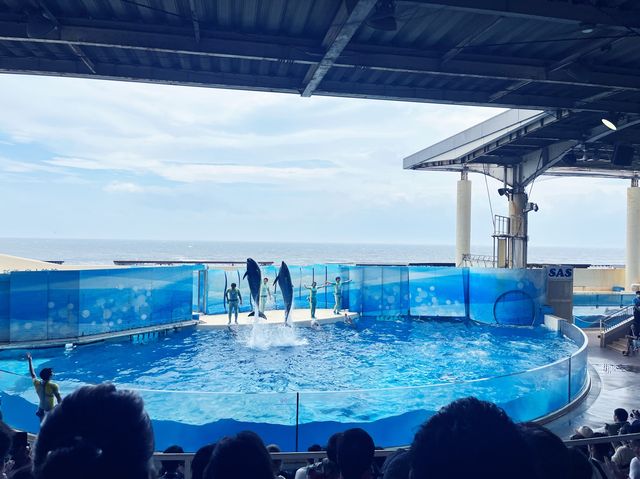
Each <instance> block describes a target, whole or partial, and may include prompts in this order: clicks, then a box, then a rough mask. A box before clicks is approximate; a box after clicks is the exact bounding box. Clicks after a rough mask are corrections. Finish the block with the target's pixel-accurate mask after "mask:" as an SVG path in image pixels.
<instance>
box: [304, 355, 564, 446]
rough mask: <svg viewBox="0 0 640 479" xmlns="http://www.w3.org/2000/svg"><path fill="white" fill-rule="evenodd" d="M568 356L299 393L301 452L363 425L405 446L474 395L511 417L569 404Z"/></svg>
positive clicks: (386, 441)
mask: <svg viewBox="0 0 640 479" xmlns="http://www.w3.org/2000/svg"><path fill="white" fill-rule="evenodd" d="M568 374H569V364H568V358H567V359H564V360H561V361H558V362H556V363H554V364H551V365H549V366H546V367H543V368H539V369H535V370H532V371H527V372H523V373H520V374H514V375H508V376H502V377H497V378H491V379H483V380H478V381H468V382H461V383H450V384H439V385H429V386H423V387H412V388H396V389H381V390H361V391H340V392H301V393H300V416H299V421H300V427H299V431H300V441H299V445H300V448H301V449H302V450H304V448H306V447H308V446H309V445H310V444H313V443H319V444H322V443H323V441H326V438H327V437H329V436H330V435H331V434H333V433H335V432H339V431H343V430H345V429H347V428H351V427H361V428H363V429H365V430H366V431H368V432H369V433H370V434H371V435H372V436H373V437H374V438H375V439H376V445H378V446H383V447H390V446H399V445H405V444H409V443H410V442H411V440H412V439H413V435H414V434H415V431H416V430H417V429H418V427H419V426H420V425H421V424H422V423H423V422H424V421H425V420H426V419H428V418H429V417H430V416H432V415H433V414H435V412H437V411H438V410H439V409H440V408H441V407H443V406H445V405H447V404H449V403H450V402H451V401H454V400H455V399H458V398H463V397H467V396H475V397H477V398H479V399H483V400H486V401H491V402H494V403H495V404H497V405H498V406H500V407H502V408H503V409H505V410H506V411H507V413H508V414H509V415H510V416H511V417H512V418H513V419H514V420H515V421H530V420H532V419H535V418H538V417H542V416H545V415H547V414H549V413H551V412H553V411H555V410H557V409H560V408H561V407H563V406H564V405H566V404H567V399H568Z"/></svg>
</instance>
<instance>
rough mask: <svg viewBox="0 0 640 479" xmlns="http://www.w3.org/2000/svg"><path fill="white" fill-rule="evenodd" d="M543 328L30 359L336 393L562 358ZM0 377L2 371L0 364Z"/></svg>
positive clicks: (211, 342)
mask: <svg viewBox="0 0 640 479" xmlns="http://www.w3.org/2000/svg"><path fill="white" fill-rule="evenodd" d="M575 349H576V346H575V345H574V344H573V343H571V342H569V341H566V340H565V339H563V338H561V337H559V336H558V335H557V334H556V333H553V332H551V331H548V330H547V329H545V328H544V327H538V328H514V327H499V326H486V325H464V324H461V323H459V322H436V321H430V322H426V321H410V320H395V321H379V320H376V319H373V318H366V319H360V320H359V321H358V323H357V325H356V326H355V327H349V326H347V325H344V324H342V323H338V324H335V325H324V326H322V327H321V328H319V329H317V330H316V329H312V328H284V327H279V326H270V325H265V324H261V325H258V326H257V327H255V328H253V329H252V328H239V329H238V330H237V331H233V332H231V331H229V330H226V329H225V330H204V329H201V330H195V331H193V330H188V331H181V332H179V333H176V334H171V335H168V336H165V337H160V338H159V339H158V340H154V341H150V342H147V343H142V344H133V343H131V342H112V343H106V344H95V345H90V346H82V347H77V348H74V349H72V350H68V349H67V350H62V349H52V350H43V351H41V352H38V353H37V355H36V356H37V358H38V359H39V360H40V361H38V367H52V368H54V370H55V371H56V380H57V381H59V382H67V381H72V382H85V383H97V382H103V381H111V382H113V383H115V384H116V385H118V386H121V387H126V388H132V389H137V388H144V389H157V390H176V391H185V390H188V391H198V392H251V393H256V392H287V391H294V392H295V391H306V390H314V391H341V390H350V389H375V388H389V387H403V386H421V385H426V384H434V383H445V382H453V381H464V380H470V379H478V378H484V377H493V376H501V375H505V374H510V373H514V372H520V371H526V370H528V369H532V368H535V367H537V366H542V365H544V364H548V363H551V362H553V361H555V360H557V359H560V358H562V357H566V356H569V355H570V354H571V353H572V352H573V351H575ZM0 367H2V369H6V367H3V366H2V362H0Z"/></svg>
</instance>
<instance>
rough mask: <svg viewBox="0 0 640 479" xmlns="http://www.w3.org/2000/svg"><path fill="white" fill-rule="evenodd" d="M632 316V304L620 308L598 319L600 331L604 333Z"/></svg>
mask: <svg viewBox="0 0 640 479" xmlns="http://www.w3.org/2000/svg"><path fill="white" fill-rule="evenodd" d="M632 317H633V305H629V306H625V307H623V308H620V309H618V310H616V311H614V312H613V313H609V314H608V315H606V316H605V317H603V318H601V319H600V332H601V333H606V332H607V331H609V330H611V329H612V328H614V327H616V326H618V325H619V324H621V323H623V322H625V321H627V320H629V319H631V318H632Z"/></svg>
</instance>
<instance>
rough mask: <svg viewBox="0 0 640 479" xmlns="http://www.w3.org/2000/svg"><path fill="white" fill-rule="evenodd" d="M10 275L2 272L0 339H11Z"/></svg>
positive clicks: (0, 283)
mask: <svg viewBox="0 0 640 479" xmlns="http://www.w3.org/2000/svg"><path fill="white" fill-rule="evenodd" d="M9 297H10V288H9V275H8V274H0V341H2V342H6V341H9V323H10V322H9V317H10V315H9V313H10V310H9Z"/></svg>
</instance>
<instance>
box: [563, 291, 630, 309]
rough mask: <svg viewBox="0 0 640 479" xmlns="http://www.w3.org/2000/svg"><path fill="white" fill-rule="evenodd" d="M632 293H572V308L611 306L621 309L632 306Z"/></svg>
mask: <svg viewBox="0 0 640 479" xmlns="http://www.w3.org/2000/svg"><path fill="white" fill-rule="evenodd" d="M634 296H635V294H634V293H589V292H584V293H574V295H573V305H574V306H592V307H603V306H611V307H617V308H622V307H624V306H628V305H630V304H633V297H634Z"/></svg>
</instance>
